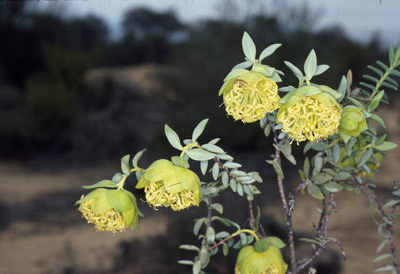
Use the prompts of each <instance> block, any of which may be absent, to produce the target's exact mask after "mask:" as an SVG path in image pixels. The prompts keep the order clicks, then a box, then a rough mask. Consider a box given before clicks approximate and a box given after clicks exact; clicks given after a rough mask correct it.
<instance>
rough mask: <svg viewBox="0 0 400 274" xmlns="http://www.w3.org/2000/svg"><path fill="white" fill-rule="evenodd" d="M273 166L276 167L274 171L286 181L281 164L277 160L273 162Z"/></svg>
mask: <svg viewBox="0 0 400 274" xmlns="http://www.w3.org/2000/svg"><path fill="white" fill-rule="evenodd" d="M272 166H273V167H274V170H275V172H276V174H277V175H278V176H279V177H281V178H282V179H284V178H285V177H284V175H283V171H282V167H281V166H280V164H279V163H278V160H277V159H274V161H273V162H272Z"/></svg>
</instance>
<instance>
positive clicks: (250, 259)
mask: <svg viewBox="0 0 400 274" xmlns="http://www.w3.org/2000/svg"><path fill="white" fill-rule="evenodd" d="M286 268H287V264H286V263H285V261H284V260H283V258H282V254H281V251H280V250H279V248H278V247H276V246H274V245H268V247H267V248H266V249H265V250H264V251H262V250H260V251H256V250H255V247H253V246H245V247H243V248H242V249H241V250H240V252H239V255H238V258H237V261H236V267H235V274H285V273H286Z"/></svg>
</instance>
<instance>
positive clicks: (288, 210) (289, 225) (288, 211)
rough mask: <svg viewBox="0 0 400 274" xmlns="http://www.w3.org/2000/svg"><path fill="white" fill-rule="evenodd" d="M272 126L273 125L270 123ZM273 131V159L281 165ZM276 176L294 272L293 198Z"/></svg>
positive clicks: (278, 147)
mask: <svg viewBox="0 0 400 274" xmlns="http://www.w3.org/2000/svg"><path fill="white" fill-rule="evenodd" d="M272 128H274V125H272ZM273 132H274V143H275V159H276V161H277V163H278V165H279V166H281V151H280V146H281V144H280V142H279V141H278V136H277V134H276V131H275V130H274V129H273ZM277 178H278V188H279V194H280V196H281V201H282V206H283V209H284V211H285V214H286V227H287V229H288V240H289V248H290V271H291V272H292V273H296V272H297V271H296V253H295V247H294V236H293V226H292V213H293V206H294V199H293V195H292V194H289V202H288V200H287V199H286V195H285V189H284V187H283V178H282V177H281V176H279V175H277Z"/></svg>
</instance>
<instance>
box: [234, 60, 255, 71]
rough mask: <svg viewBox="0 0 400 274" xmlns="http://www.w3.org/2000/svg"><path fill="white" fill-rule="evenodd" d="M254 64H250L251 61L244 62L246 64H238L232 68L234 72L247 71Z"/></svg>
mask: <svg viewBox="0 0 400 274" xmlns="http://www.w3.org/2000/svg"><path fill="white" fill-rule="evenodd" d="M252 64H253V63H252V62H250V61H244V62H242V63H239V64H237V65H236V66H234V67H233V68H232V70H235V69H246V68H249V67H251V65H252Z"/></svg>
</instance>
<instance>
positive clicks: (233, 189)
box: [229, 179, 237, 192]
mask: <svg viewBox="0 0 400 274" xmlns="http://www.w3.org/2000/svg"><path fill="white" fill-rule="evenodd" d="M229 186H230V187H231V189H232V191H233V192H236V189H237V183H236V181H235V179H230V180H229Z"/></svg>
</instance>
